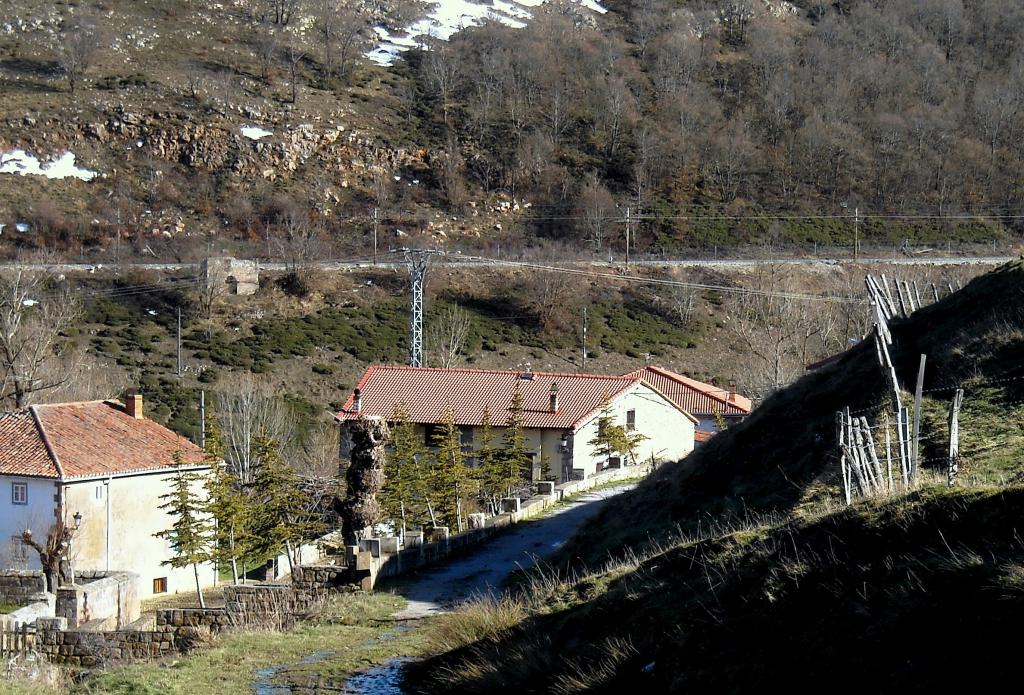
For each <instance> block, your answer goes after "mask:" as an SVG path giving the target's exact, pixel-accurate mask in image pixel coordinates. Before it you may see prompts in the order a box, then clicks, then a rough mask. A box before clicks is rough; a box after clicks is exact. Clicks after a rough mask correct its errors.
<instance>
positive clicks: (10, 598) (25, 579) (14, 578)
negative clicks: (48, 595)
mask: <svg viewBox="0 0 1024 695" xmlns="http://www.w3.org/2000/svg"><path fill="white" fill-rule="evenodd" d="M45 591H46V579H45V578H44V577H43V573H42V571H41V570H3V571H0V602H3V603H11V604H14V605H16V606H25V605H28V604H29V603H32V602H33V601H34V600H35V597H36V596H37V595H39V594H41V593H43V592H45Z"/></svg>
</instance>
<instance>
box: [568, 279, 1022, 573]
mask: <svg viewBox="0 0 1024 695" xmlns="http://www.w3.org/2000/svg"><path fill="white" fill-rule="evenodd" d="M1022 298H1024V264H1022V263H1020V262H1017V263H1012V264H1009V265H1007V266H1004V267H1002V268H1000V269H998V270H996V271H993V272H991V273H988V274H986V275H982V276H980V277H978V278H976V279H975V280H973V281H972V282H971V283H970V284H968V285H967V286H966V287H964V289H963V290H962V291H960V292H957V293H955V294H953V295H951V296H949V297H948V298H945V299H943V300H942V301H940V302H939V303H937V304H934V305H931V306H928V307H925V308H924V309H922V310H920V311H918V312H916V313H915V314H914V315H913V316H912V317H911V318H909V319H907V320H904V321H899V322H895V323H894V324H893V325H892V330H893V335H894V345H893V360H894V362H895V363H896V369H897V373H898V375H899V379H900V382H901V384H902V385H903V386H904V387H905V388H910V385H911V384H913V382H914V379H915V378H916V373H917V366H918V359H919V356H920V355H921V354H922V353H923V354H926V355H928V365H927V368H926V371H925V384H924V385H925V391H926V394H925V396H926V398H925V404H924V411H925V414H926V415H927V417H926V418H923V425H922V438H923V440H924V443H923V447H922V448H923V452H924V456H925V458H926V459H931V458H934V457H937V456H941V449H942V446H943V445H944V444H943V437H944V433H945V428H946V423H945V417H946V416H945V409H946V402H947V401H948V399H949V398H950V397H951V396H952V393H953V388H952V387H955V386H958V385H961V386H963V387H964V388H965V389H966V398H965V402H964V409H963V413H962V416H961V431H962V432H963V433H964V434H963V439H962V444H961V448H962V450H963V452H964V454H965V457H966V459H967V464H966V475H967V476H968V477H973V478H976V479H978V480H979V481H982V482H998V481H999V480H1000V479H1003V480H1005V479H1008V478H1010V477H1012V476H1015V475H1017V474H1018V472H1019V469H1018V468H1017V466H1016V465H1015V464H1014V462H1011V461H1009V460H1008V452H1010V451H1014V449H1013V447H1016V446H1024V439H1022V437H1024V429H1022V427H1021V425H1020V415H1021V414H1022V413H1024V406H1022V403H1021V401H1022V399H1024V378H1022V377H1024V366H1022V365H1024V361H1022V357H1024V309H1022V302H1021V300H1022ZM865 311H867V307H865ZM909 401H910V396H909V394H908V395H907V396H906V398H905V402H909ZM886 406H887V400H886V395H885V384H884V381H883V378H882V373H881V371H880V369H879V367H878V363H877V359H876V357H875V349H874V345H873V344H872V343H871V342H870V341H868V342H867V343H862V344H860V345H857V346H855V347H854V348H852V349H851V350H849V351H848V352H847V353H846V355H845V356H844V357H843V358H842V359H841V360H840V361H839V362H837V363H835V364H833V365H832V366H830V367H828V368H826V369H823V370H821V371H817V372H812V373H809V374H807V375H805V376H804V377H803V378H801V379H800V380H799V381H797V382H796V383H795V384H793V385H792V386H791V387H789V388H786V389H784V390H782V391H780V392H778V393H776V394H775V395H774V396H772V397H771V398H770V399H768V400H767V401H766V402H765V403H764V404H763V405H761V406H760V407H759V408H758V409H757V410H756V411H755V412H754V415H753V416H752V417H750V418H749V419H748V420H746V421H745V422H743V423H741V424H739V425H737V426H734V427H732V428H731V429H729V430H728V431H726V432H725V433H724V434H722V435H721V436H718V437H716V438H714V439H713V440H712V441H711V442H710V443H709V444H708V445H707V446H705V447H704V448H702V449H700V450H698V451H697V452H695V453H694V454H693V455H692V456H690V457H688V458H687V459H686V460H685V461H683V462H681V463H680V464H678V465H672V466H666V467H664V468H662V469H661V470H660V471H658V472H657V473H656V474H655V475H654V476H652V478H651V479H650V480H648V481H646V482H645V483H644V484H643V485H641V486H640V487H639V488H638V489H637V490H635V491H634V492H632V493H630V494H629V496H628V497H627V498H625V499H623V501H622V502H621V503H620V504H618V505H616V506H615V507H614V508H609V509H607V510H606V511H604V512H603V514H602V516H601V517H600V518H599V519H597V520H595V522H594V523H591V524H588V525H587V527H586V528H585V529H584V531H583V533H582V534H581V535H580V536H579V537H578V538H576V539H575V541H574V542H570V543H569V544H567V546H566V548H565V549H564V550H563V552H562V553H561V555H560V557H559V559H560V561H562V562H568V561H571V560H583V561H584V562H587V563H594V562H600V561H601V560H603V559H604V556H605V555H606V554H607V553H608V552H613V553H614V552H618V551H620V550H621V549H623V548H624V547H626V546H627V545H633V544H639V543H643V542H644V541H645V540H646V539H647V538H648V537H652V536H653V537H659V536H663V535H665V534H666V533H669V532H671V531H672V529H674V528H675V527H677V526H679V527H682V528H683V529H686V530H693V529H697V528H699V527H700V526H701V524H703V523H707V522H708V521H721V520H722V519H730V518H740V519H743V518H745V517H746V516H748V515H750V514H760V513H789V512H793V511H797V512H799V511H800V510H801V509H802V508H809V507H812V506H813V505H814V503H815V502H816V501H818V500H819V499H820V498H821V497H822V495H823V494H824V488H825V486H827V485H829V484H832V485H835V484H836V483H837V482H838V468H839V467H838V459H837V456H836V453H835V413H836V412H837V411H839V410H841V409H842V408H844V407H849V408H851V410H853V411H862V414H864V415H867V416H868V418H869V420H871V422H872V424H876V420H877V418H878V414H879V413H880V412H881V411H883V410H884V409H885V408H886ZM1008 447H1009V448H1008ZM939 464H940V462H937V461H936V462H933V463H932V464H931V466H930V467H931V468H936V467H937V466H938V465H939ZM928 465H929V464H926V467H927V466H928ZM926 472H927V469H926Z"/></svg>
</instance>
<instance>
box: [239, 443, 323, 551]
mask: <svg viewBox="0 0 1024 695" xmlns="http://www.w3.org/2000/svg"><path fill="white" fill-rule="evenodd" d="M253 447H254V452H253V453H254V455H255V456H254V457H255V458H256V460H258V461H259V462H260V466H259V468H258V469H257V470H256V474H255V476H253V483H252V504H253V509H252V519H253V523H252V534H251V537H252V538H253V540H254V546H255V549H256V550H257V551H259V552H260V554H261V555H262V556H264V557H266V556H269V555H276V554H277V553H279V552H280V551H282V550H284V551H285V556H286V557H287V559H288V565H289V569H293V563H294V557H293V555H292V553H293V549H294V547H295V546H296V545H298V544H300V543H301V542H302V541H304V540H307V539H309V538H312V537H315V536H316V535H317V534H318V533H320V532H322V531H323V530H324V528H325V526H324V524H323V523H322V522H321V521H319V520H318V519H317V518H316V516H315V515H314V514H313V513H311V512H310V511H309V510H308V509H307V508H306V506H305V504H304V500H305V498H306V494H305V492H304V491H303V490H302V486H301V484H300V482H301V481H300V479H299V476H298V475H296V473H295V471H294V470H292V469H291V468H290V467H289V466H288V465H287V464H286V463H285V462H284V461H282V460H281V454H280V451H279V445H278V443H277V441H276V440H275V439H274V438H273V437H270V436H268V435H267V433H266V432H262V433H261V434H260V436H259V437H257V438H256V440H255V442H253Z"/></svg>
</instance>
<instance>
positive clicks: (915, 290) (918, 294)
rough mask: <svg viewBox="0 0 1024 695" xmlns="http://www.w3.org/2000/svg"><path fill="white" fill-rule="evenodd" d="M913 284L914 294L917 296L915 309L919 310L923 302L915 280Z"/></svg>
mask: <svg viewBox="0 0 1024 695" xmlns="http://www.w3.org/2000/svg"><path fill="white" fill-rule="evenodd" d="M913 284H914V294H915V295H916V296H917V308H918V309H920V308H921V307H923V306H924V302H922V301H921V291H920V290H919V289H917V280H914V281H913Z"/></svg>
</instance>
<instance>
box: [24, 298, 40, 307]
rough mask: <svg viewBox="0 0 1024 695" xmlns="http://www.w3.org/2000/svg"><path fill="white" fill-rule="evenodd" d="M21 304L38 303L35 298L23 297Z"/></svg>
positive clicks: (31, 304)
mask: <svg viewBox="0 0 1024 695" xmlns="http://www.w3.org/2000/svg"><path fill="white" fill-rule="evenodd" d="M21 303H22V306H35V305H36V304H38V303H39V301H38V300H36V299H23V300H21Z"/></svg>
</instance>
